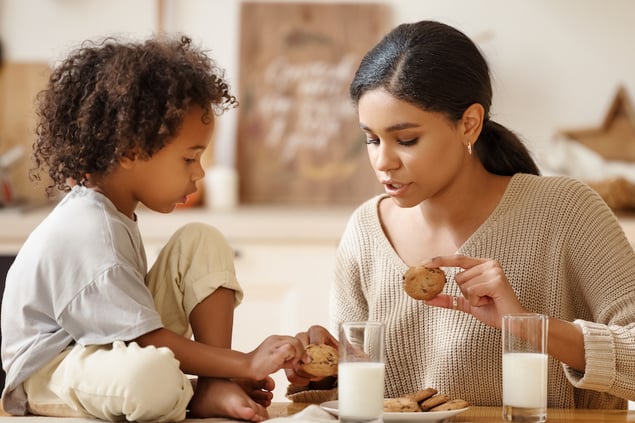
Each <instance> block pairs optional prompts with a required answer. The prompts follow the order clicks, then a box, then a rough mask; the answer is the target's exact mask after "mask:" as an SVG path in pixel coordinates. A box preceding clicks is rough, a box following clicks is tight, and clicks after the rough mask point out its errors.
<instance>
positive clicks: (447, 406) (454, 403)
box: [428, 399, 470, 411]
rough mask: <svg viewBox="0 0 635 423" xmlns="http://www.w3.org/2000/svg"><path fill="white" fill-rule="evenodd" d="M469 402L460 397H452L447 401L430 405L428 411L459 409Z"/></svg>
mask: <svg viewBox="0 0 635 423" xmlns="http://www.w3.org/2000/svg"><path fill="white" fill-rule="evenodd" d="M469 406H470V403H469V402H467V401H465V400H462V399H453V400H450V401H447V402H444V403H443V404H440V405H437V406H435V407H432V408H431V409H430V410H428V411H449V410H460V409H462V408H465V407H469Z"/></svg>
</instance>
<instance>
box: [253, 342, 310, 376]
mask: <svg viewBox="0 0 635 423" xmlns="http://www.w3.org/2000/svg"><path fill="white" fill-rule="evenodd" d="M247 355H248V357H249V360H250V369H251V370H250V374H251V375H252V376H251V378H252V379H255V380H262V379H265V378H266V377H267V376H269V375H270V374H271V373H274V372H277V371H278V370H280V369H287V368H292V367H293V366H294V365H295V364H297V363H299V362H300V361H301V360H303V359H304V360H308V357H307V356H306V354H305V352H304V347H303V346H302V342H300V340H299V339H297V338H294V337H292V336H280V335H273V336H270V337H268V338H267V339H265V340H264V341H263V342H262V343H261V344H260V345H259V346H258V348H256V349H255V350H253V351H252V352H250V353H248V354H247Z"/></svg>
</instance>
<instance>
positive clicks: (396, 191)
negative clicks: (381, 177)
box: [384, 182, 410, 197]
mask: <svg viewBox="0 0 635 423" xmlns="http://www.w3.org/2000/svg"><path fill="white" fill-rule="evenodd" d="M409 186H410V184H400V183H398V182H385V183H384V190H385V191H386V193H387V194H388V195H391V196H393V197H394V196H399V195H403V194H404V192H405V191H406V190H407V189H408V187H409Z"/></svg>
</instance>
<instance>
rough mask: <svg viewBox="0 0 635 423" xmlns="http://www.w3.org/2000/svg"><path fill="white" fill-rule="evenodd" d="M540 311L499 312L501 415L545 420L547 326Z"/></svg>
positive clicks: (508, 419)
mask: <svg viewBox="0 0 635 423" xmlns="http://www.w3.org/2000/svg"><path fill="white" fill-rule="evenodd" d="M548 325H549V319H548V317H547V316H545V315H544V314H533V313H529V314H506V315H504V316H503V324H502V331H503V418H504V419H505V420H507V421H514V422H544V421H546V420H547V363H548V356H547V328H548Z"/></svg>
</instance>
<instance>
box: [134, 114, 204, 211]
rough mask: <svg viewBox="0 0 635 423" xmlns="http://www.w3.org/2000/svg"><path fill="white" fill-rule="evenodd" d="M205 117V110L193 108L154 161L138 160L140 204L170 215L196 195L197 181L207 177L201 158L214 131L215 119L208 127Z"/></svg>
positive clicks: (136, 196)
mask: <svg viewBox="0 0 635 423" xmlns="http://www.w3.org/2000/svg"><path fill="white" fill-rule="evenodd" d="M202 116H203V109H201V108H200V107H198V106H193V107H192V108H191V109H190V110H189V111H188V113H187V114H186V115H185V119H184V121H183V126H182V127H181V130H180V131H179V133H178V134H177V136H176V137H175V138H174V139H173V140H172V141H171V142H169V143H168V144H167V145H166V146H165V147H163V148H162V149H161V150H159V151H158V152H156V153H155V154H154V155H153V156H152V157H151V158H150V159H148V160H140V159H137V160H135V163H134V169H133V170H132V171H133V179H134V182H133V185H132V186H131V189H132V190H133V195H134V199H135V200H136V201H138V202H141V203H143V204H144V205H145V206H146V207H148V208H150V209H152V210H155V211H158V212H161V213H169V212H171V211H172V210H174V208H175V207H176V205H177V204H178V203H184V202H185V199H186V197H187V196H188V195H190V194H193V193H194V192H196V181H198V180H199V179H202V178H203V177H204V176H205V171H204V170H203V166H202V164H201V156H202V154H203V151H205V149H206V148H207V146H208V145H209V142H210V139H211V137H212V132H213V130H214V120H213V118H212V120H211V122H209V123H207V124H205V123H203V122H202V120H201V117H202ZM212 117H213V115H212Z"/></svg>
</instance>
